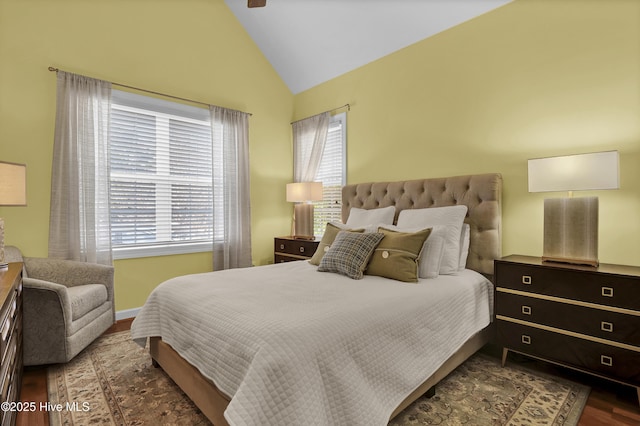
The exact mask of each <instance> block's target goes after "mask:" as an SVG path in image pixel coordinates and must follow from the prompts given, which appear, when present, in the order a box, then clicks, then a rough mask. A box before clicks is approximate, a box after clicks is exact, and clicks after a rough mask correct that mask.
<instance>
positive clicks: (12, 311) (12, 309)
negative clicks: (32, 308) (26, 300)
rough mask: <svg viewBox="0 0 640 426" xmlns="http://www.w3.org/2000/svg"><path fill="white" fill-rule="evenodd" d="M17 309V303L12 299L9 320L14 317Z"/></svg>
mask: <svg viewBox="0 0 640 426" xmlns="http://www.w3.org/2000/svg"><path fill="white" fill-rule="evenodd" d="M17 309H18V302H17V301H16V300H15V299H13V304H12V305H11V313H10V314H9V316H10V317H11V318H13V317H14V316H15V314H16V310H17Z"/></svg>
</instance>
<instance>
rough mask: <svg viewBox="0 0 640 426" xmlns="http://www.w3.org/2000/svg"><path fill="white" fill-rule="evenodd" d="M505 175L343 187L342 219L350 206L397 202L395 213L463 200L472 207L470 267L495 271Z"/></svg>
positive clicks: (469, 214) (487, 272) (371, 206)
mask: <svg viewBox="0 0 640 426" xmlns="http://www.w3.org/2000/svg"><path fill="white" fill-rule="evenodd" d="M501 198H502V176H501V175H500V174H498V173H489V174H481V175H469V176H454V177H447V178H432V179H418V180H407V181H399V182H370V183H357V184H352V185H346V186H344V187H343V188H342V220H343V222H346V220H347V218H348V217H349V211H350V209H351V207H358V208H361V209H375V208H378V207H387V206H395V207H396V216H395V221H397V219H398V213H400V211H401V210H404V209H423V208H428V207H444V206H454V205H457V204H464V205H466V206H467V208H468V209H469V210H468V212H467V217H466V219H465V222H466V223H468V224H469V226H470V228H471V233H470V244H469V256H468V258H467V268H469V269H473V270H475V271H478V272H480V273H482V274H485V275H493V260H494V259H497V258H500V256H501V253H502V235H501V228H502V207H501V205H502V200H501Z"/></svg>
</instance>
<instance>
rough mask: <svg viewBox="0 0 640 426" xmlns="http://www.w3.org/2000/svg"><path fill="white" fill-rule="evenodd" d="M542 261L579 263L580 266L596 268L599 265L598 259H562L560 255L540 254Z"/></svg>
mask: <svg viewBox="0 0 640 426" xmlns="http://www.w3.org/2000/svg"><path fill="white" fill-rule="evenodd" d="M542 261H543V262H545V263H568V264H570V265H581V266H593V267H594V268H597V267H598V265H599V262H598V260H597V259H596V260H588V259H564V258H561V257H546V256H542Z"/></svg>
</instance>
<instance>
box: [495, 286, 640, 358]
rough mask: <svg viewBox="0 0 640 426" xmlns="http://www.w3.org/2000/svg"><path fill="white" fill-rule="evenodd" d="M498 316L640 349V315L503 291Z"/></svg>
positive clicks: (499, 293)
mask: <svg viewBox="0 0 640 426" xmlns="http://www.w3.org/2000/svg"><path fill="white" fill-rule="evenodd" d="M496 314H497V315H502V316H506V317H509V318H516V319H519V320H522V321H528V322H533V323H536V324H543V325H546V326H549V327H554V328H560V329H563V330H569V331H573V332H576V333H580V334H586V335H589V336H593V337H598V338H601V339H606V340H612V341H615V342H620V343H625V344H629V345H633V346H638V347H640V316H634V315H628V314H624V313H619V312H610V311H606V310H601V309H593V308H588V307H585V306H577V305H573V304H569V303H558V302H554V301H550V300H542V299H537V298H534V297H526V296H521V295H517V294H509V293H503V292H501V291H498V292H497V297H496Z"/></svg>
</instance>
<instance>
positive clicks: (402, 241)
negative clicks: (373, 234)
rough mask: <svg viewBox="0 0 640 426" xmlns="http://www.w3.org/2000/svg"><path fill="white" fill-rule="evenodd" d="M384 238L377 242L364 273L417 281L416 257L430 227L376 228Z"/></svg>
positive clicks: (429, 232) (429, 231)
mask: <svg viewBox="0 0 640 426" xmlns="http://www.w3.org/2000/svg"><path fill="white" fill-rule="evenodd" d="M378 232H380V233H382V234H384V238H383V239H382V241H380V244H378V247H376V249H375V251H374V252H373V255H372V256H371V260H370V261H369V266H367V270H366V273H367V274H369V275H378V276H381V277H386V278H391V279H393V280H398V281H405V282H414V283H415V282H418V258H419V257H420V252H421V251H422V247H423V246H424V242H425V240H426V239H427V238H428V237H429V234H431V228H426V229H423V230H422V231H418V232H398V231H392V230H389V229H384V228H378Z"/></svg>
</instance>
